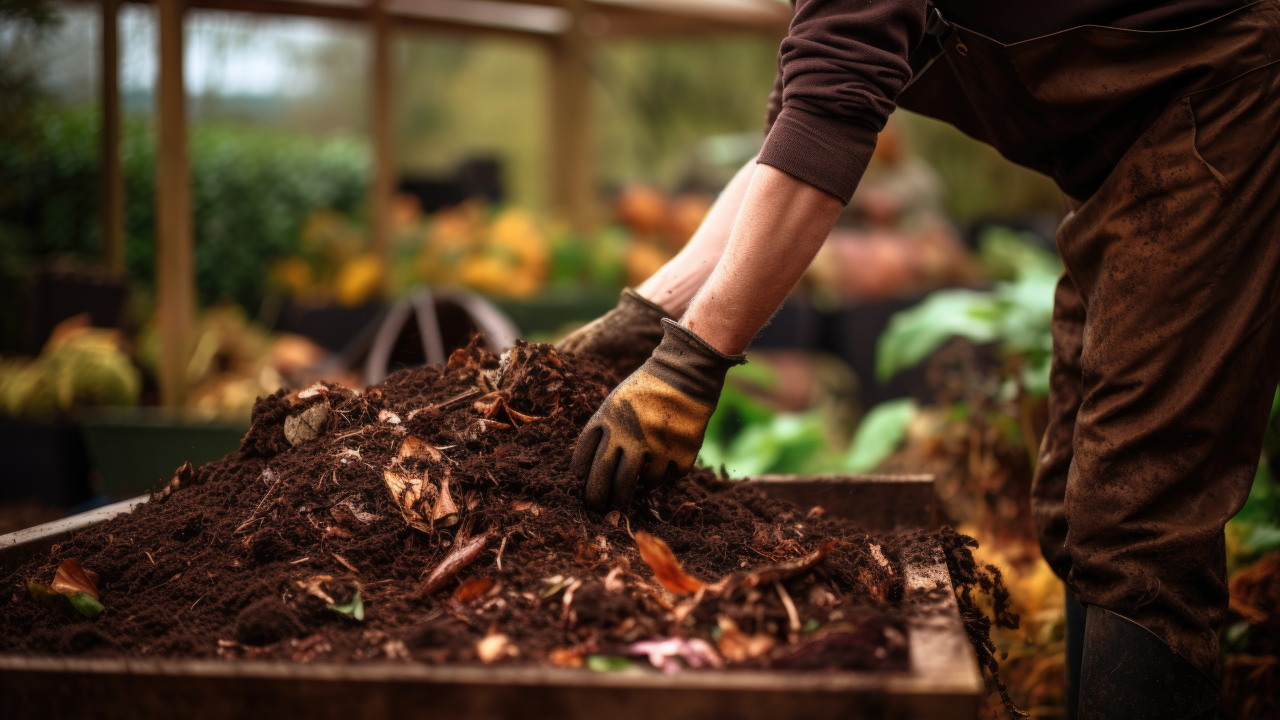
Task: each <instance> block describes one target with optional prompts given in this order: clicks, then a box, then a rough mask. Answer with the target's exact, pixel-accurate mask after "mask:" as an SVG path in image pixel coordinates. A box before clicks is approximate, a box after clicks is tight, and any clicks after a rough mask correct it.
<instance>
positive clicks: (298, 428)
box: [284, 403, 329, 445]
mask: <svg viewBox="0 0 1280 720" xmlns="http://www.w3.org/2000/svg"><path fill="white" fill-rule="evenodd" d="M328 419H329V408H328V406H326V405H324V404H323V403H317V404H315V405H312V406H311V407H309V408H307V409H306V410H303V411H302V412H300V413H298V414H297V415H290V416H289V417H287V418H285V419H284V438H285V439H286V440H288V441H289V444H290V445H299V444H301V443H304V442H306V441H307V440H312V439H314V438H316V437H317V436H319V435H320V431H321V430H323V429H324V423H325V421H326V420H328Z"/></svg>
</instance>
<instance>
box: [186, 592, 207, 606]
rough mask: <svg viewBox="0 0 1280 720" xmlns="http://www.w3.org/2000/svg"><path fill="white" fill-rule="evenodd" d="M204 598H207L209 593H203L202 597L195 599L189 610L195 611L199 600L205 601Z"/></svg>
mask: <svg viewBox="0 0 1280 720" xmlns="http://www.w3.org/2000/svg"><path fill="white" fill-rule="evenodd" d="M206 597H209V593H205V594H204V595H201V596H200V597H198V598H196V601H195V602H193V603H191V608H190V609H191V610H195V609H196V606H197V605H199V604H200V601H201V600H203V599H205V598H206Z"/></svg>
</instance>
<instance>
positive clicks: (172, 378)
mask: <svg viewBox="0 0 1280 720" xmlns="http://www.w3.org/2000/svg"><path fill="white" fill-rule="evenodd" d="M156 5H157V6H159V11H160V19H159V31H160V55H159V61H160V81H159V83H158V91H159V92H158V93H157V95H158V98H157V103H156V109H157V115H158V117H157V123H156V125H157V147H156V317H157V320H158V324H159V330H160V348H161V350H160V368H159V375H160V377H159V381H160V401H161V403H162V404H163V405H165V406H168V407H177V406H179V405H181V404H182V403H183V401H184V400H185V399H186V394H187V364H188V363H189V362H190V336H191V324H192V321H193V320H194V315H195V252H194V243H193V239H192V217H191V214H192V210H191V174H190V170H189V169H188V167H187V119H186V93H185V91H184V88H183V84H182V45H183V43H182V40H183V38H182V31H183V23H182V20H183V12H184V11H185V3H184V0H156Z"/></svg>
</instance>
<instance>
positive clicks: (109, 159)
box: [98, 0, 124, 272]
mask: <svg viewBox="0 0 1280 720" xmlns="http://www.w3.org/2000/svg"><path fill="white" fill-rule="evenodd" d="M119 10H120V0H102V162H101V164H100V166H99V170H98V172H99V173H100V176H101V177H100V178H99V182H100V184H101V187H100V195H99V199H98V213H99V223H100V233H101V235H102V239H101V242H102V248H101V250H102V264H103V265H105V266H106V267H108V268H110V269H111V270H113V271H115V272H123V271H124V178H123V177H122V173H121V170H120V46H119V34H118V33H119V29H118V23H117V19H118V16H119Z"/></svg>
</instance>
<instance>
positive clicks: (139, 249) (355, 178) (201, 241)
mask: <svg viewBox="0 0 1280 720" xmlns="http://www.w3.org/2000/svg"><path fill="white" fill-rule="evenodd" d="M99 122H100V120H99V116H98V114H97V113H96V112H90V111H85V110H76V111H65V110H64V111H52V110H49V109H43V110H39V111H37V114H36V125H37V127H38V129H39V132H37V133H35V134H34V136H33V138H34V139H28V140H25V141H16V140H15V139H12V138H0V233H3V235H4V236H5V237H4V238H0V239H3V240H5V241H6V242H7V244H8V245H10V246H16V248H17V252H19V253H20V254H21V255H23V256H25V257H26V258H27V259H32V258H38V257H40V256H44V255H50V254H66V255H74V256H79V257H82V258H85V259H87V260H93V259H95V258H97V256H98V249H99V243H100V237H99V231H98V154H99V148H98V127H99ZM189 152H190V158H191V181H192V203H193V206H194V223H195V224H194V229H195V244H196V257H195V264H196V287H197V291H198V293H199V299H200V302H201V303H204V304H208V303H211V302H214V301H216V300H219V299H224V298H230V299H233V300H235V301H236V302H238V303H240V304H241V305H243V306H245V307H246V308H249V309H250V310H256V309H257V307H258V306H259V305H260V304H261V302H262V298H263V292H264V286H265V284H266V283H265V278H266V273H267V270H268V268H269V267H270V265H271V263H272V261H274V260H275V259H276V258H279V257H282V256H285V255H289V254H292V253H294V252H295V251H296V249H297V245H298V231H299V229H300V228H301V227H302V223H303V221H304V220H305V219H306V217H307V216H308V215H309V214H310V213H311V212H312V211H313V210H315V209H316V208H320V207H330V208H334V209H335V210H338V211H341V212H345V213H353V212H355V211H357V210H358V209H359V208H360V206H361V205H362V203H363V200H364V197H365V193H366V188H367V166H368V162H367V156H368V153H367V150H366V148H365V146H364V144H363V143H361V142H356V141H353V140H346V139H335V140H320V139H316V138H312V137H306V136H296V135H291V134H288V133H284V132H281V131H276V130H261V129H251V128H244V127H238V126H208V127H196V128H195V129H194V130H193V131H192V133H191V137H190V147H189ZM121 162H122V166H123V171H124V184H125V235H126V247H125V262H126V265H127V268H128V270H129V272H130V274H131V275H132V276H133V279H134V280H135V281H137V282H138V283H139V284H140V285H142V286H144V287H149V286H151V285H152V283H153V282H154V278H155V246H154V239H155V205H154V193H155V184H154V169H155V137H154V133H153V132H152V130H151V128H150V126H149V125H148V124H147V123H145V122H142V121H138V120H134V121H130V122H127V123H126V124H125V129H124V137H123V138H122V140H121Z"/></svg>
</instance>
